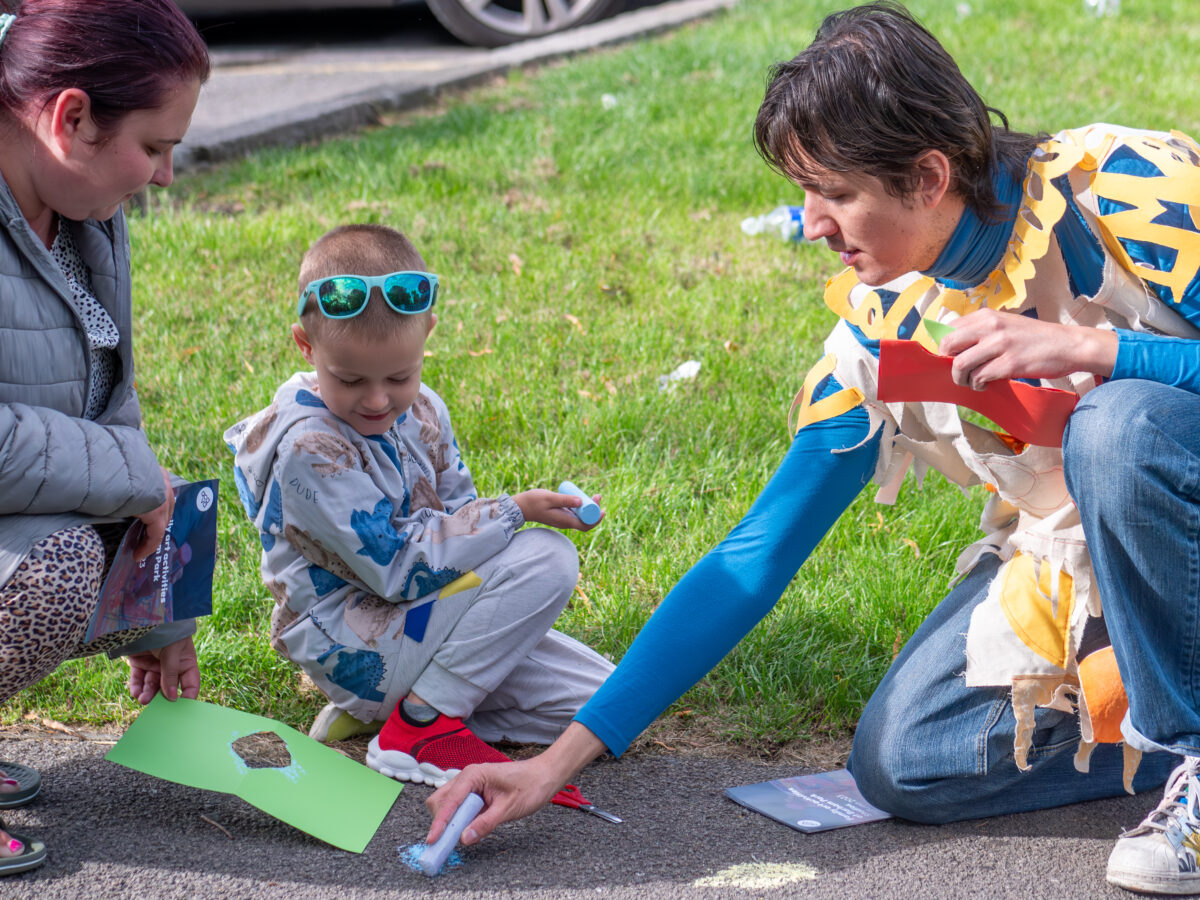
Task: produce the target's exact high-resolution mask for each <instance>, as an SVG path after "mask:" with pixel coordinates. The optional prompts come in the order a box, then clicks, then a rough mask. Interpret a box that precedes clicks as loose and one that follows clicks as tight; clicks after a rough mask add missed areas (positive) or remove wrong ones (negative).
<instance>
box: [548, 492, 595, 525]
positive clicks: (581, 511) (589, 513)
mask: <svg viewBox="0 0 1200 900" xmlns="http://www.w3.org/2000/svg"><path fill="white" fill-rule="evenodd" d="M558 492H559V493H560V494H571V495H572V496H574V497H579V498H580V499H582V500H583V506H580V507H579V508H578V509H572V510H571V512H573V513H575V515H576V516H577V517H578V518H579V521H580V522H582V523H583V524H584V525H595V524H596V523H597V522H599V521H600V507H599V506H597V505H596V501H595V500H593V499H592V498H591V497H589V496H588V495H587V494H585V493H584V492H583V491H581V490H580V489H579V488H577V487H575V485H573V484H571V482H569V481H564V482H563V483H562V484H560V485H559V486H558Z"/></svg>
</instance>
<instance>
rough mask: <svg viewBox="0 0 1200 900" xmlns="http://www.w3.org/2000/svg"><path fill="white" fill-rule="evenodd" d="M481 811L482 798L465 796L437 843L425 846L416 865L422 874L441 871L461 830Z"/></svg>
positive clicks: (474, 795) (431, 874)
mask: <svg viewBox="0 0 1200 900" xmlns="http://www.w3.org/2000/svg"><path fill="white" fill-rule="evenodd" d="M481 809H483V798H482V797H480V796H479V795H478V794H467V799H466V800H464V801H463V802H462V805H461V806H459V808H458V809H457V810H455V812H454V815H453V817H451V819H450V822H449V824H448V825H446V830H445V831H443V832H442V836H441V837H440V838H438V839H437V843H434V844H430V845H429V846H427V847H426V848H425V852H424V853H422V854H421V858H420V859H418V860H417V865H418V866H420V867H421V871H422V872H424V873H425V874H426V875H429V876H433V875H436V874H438V872H440V871H442V866H443V865H445V863H446V857H448V856H449V855H450V851H451V850H453V849H454V847H455V845H456V844H457V843H458V839H459V838H460V837H462V833H463V829H464V828H466V827H467V825H468V824H470V822H471V820H472V819H474V818H475V817H476V816H477V815H479V811H480V810H481Z"/></svg>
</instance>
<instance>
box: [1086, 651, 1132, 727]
mask: <svg viewBox="0 0 1200 900" xmlns="http://www.w3.org/2000/svg"><path fill="white" fill-rule="evenodd" d="M1079 688H1080V690H1081V691H1082V692H1083V699H1084V701H1085V702H1086V703H1087V709H1088V715H1089V716H1090V717H1091V720H1092V734H1093V736H1094V739H1095V740H1097V741H1099V742H1100V743H1103V744H1117V743H1120V742H1121V741H1123V740H1124V738H1123V737H1122V736H1121V720H1122V719H1124V718H1125V710H1127V709H1128V708H1129V700H1128V698H1127V697H1126V696H1125V686H1124V685H1123V684H1121V673H1120V672H1119V671H1117V656H1116V654H1115V653H1113V648H1112V647H1105V648H1104V649H1103V650H1097V651H1096V652H1095V653H1090V654H1088V655H1087V656H1085V657H1084V658H1083V659H1081V660H1080V661H1079Z"/></svg>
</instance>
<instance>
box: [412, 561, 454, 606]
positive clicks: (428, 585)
mask: <svg viewBox="0 0 1200 900" xmlns="http://www.w3.org/2000/svg"><path fill="white" fill-rule="evenodd" d="M462 574H463V573H462V572H460V571H458V569H452V568H450V567H449V566H447V567H446V568H445V569H437V570H434V569H432V568H430V566H429V564H428V563H426V562H425V561H424V560H417V562H415V563H413V567H412V568H411V569H409V570H408V577H407V578H406V579H404V588H403V590H401V592H400V595H401V596H402V597H405V598H406V599H409V600H415V599H417V598H418V597H424V596H425V595H426V594H428V593H431V592H433V591H436V590H438V589H439V588H444V587H445V586H446V585H448V584H449V583H450V582H452V581H454V580H456V579H458V578H461V577H462Z"/></svg>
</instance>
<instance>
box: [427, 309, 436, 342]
mask: <svg viewBox="0 0 1200 900" xmlns="http://www.w3.org/2000/svg"><path fill="white" fill-rule="evenodd" d="M436 326H437V313H430V314H429V331H427V332H425V337H429V335H430V334H432V333H433V329H434V328H435V327H436Z"/></svg>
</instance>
